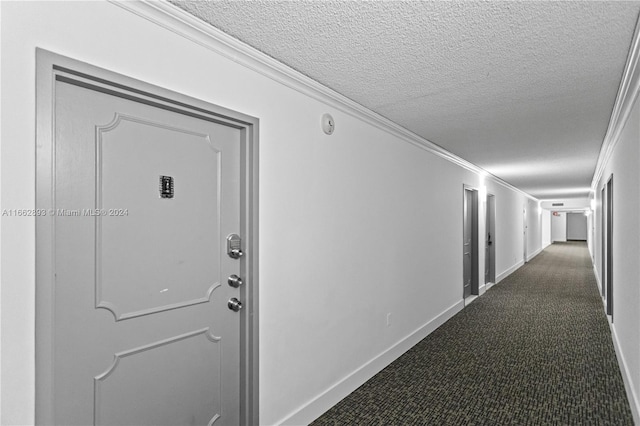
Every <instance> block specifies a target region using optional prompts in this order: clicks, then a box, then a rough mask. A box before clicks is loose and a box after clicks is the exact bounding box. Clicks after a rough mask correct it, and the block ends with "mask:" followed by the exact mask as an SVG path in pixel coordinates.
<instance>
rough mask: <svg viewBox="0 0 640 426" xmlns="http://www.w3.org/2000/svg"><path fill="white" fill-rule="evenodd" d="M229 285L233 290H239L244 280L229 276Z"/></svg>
mask: <svg viewBox="0 0 640 426" xmlns="http://www.w3.org/2000/svg"><path fill="white" fill-rule="evenodd" d="M227 284H229V285H230V286H231V287H233V288H238V287H240V286H241V285H242V278H240V277H239V276H237V275H236V274H233V275H229V279H228V280H227Z"/></svg>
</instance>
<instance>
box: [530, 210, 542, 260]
mask: <svg viewBox="0 0 640 426" xmlns="http://www.w3.org/2000/svg"><path fill="white" fill-rule="evenodd" d="M526 201H527V205H526V211H527V262H528V261H529V260H531V259H533V258H534V257H535V256H536V255H537V254H538V253H540V251H542V215H541V214H540V213H541V211H542V210H541V209H540V207H539V205H538V202H537V201H535V200H531V199H528V200H526Z"/></svg>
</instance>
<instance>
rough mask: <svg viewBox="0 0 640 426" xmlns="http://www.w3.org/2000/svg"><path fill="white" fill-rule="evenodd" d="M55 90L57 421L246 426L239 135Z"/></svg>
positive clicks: (89, 93) (82, 92) (132, 104)
mask: <svg viewBox="0 0 640 426" xmlns="http://www.w3.org/2000/svg"><path fill="white" fill-rule="evenodd" d="M55 85H56V87H55V93H56V95H55V111H56V113H55V123H54V124H55V130H54V136H55V141H54V152H55V159H54V180H55V184H54V189H55V192H54V193H55V195H54V198H55V208H56V213H57V214H56V218H55V225H54V229H55V231H54V235H55V237H54V244H55V256H54V271H55V292H54V294H55V296H54V303H53V325H52V330H53V345H52V347H53V348H54V353H53V357H52V359H53V364H52V368H53V379H52V387H53V389H52V390H53V395H54V402H53V414H54V417H55V423H56V424H82V425H87V424H100V425H101V424H119V425H186V424H189V425H207V424H212V423H214V422H216V421H217V423H218V424H224V425H233V424H238V423H239V410H240V337H239V333H240V316H239V314H238V313H237V312H234V311H232V310H231V309H229V307H228V301H229V300H230V299H232V298H238V297H239V290H238V288H234V287H231V286H230V285H228V284H227V281H228V277H229V276H231V275H233V274H239V270H240V267H239V260H237V259H233V258H231V257H229V256H227V253H226V251H227V250H226V236H227V235H228V234H232V233H240V230H239V227H240V143H239V141H240V138H241V136H240V130H238V129H236V128H233V127H230V126H227V125H223V124H218V123H215V122H212V121H208V120H205V119H202V118H198V117H193V116H188V115H185V114H182V113H178V112H173V111H171V110H168V109H165V108H161V107H158V106H154V105H150V104H146V103H141V102H138V101H136V100H134V99H128V98H126V97H123V96H120V95H119V96H114V95H112V94H110V93H108V92H106V91H99V90H94V89H92V88H89V87H80V86H78V85H75V84H70V83H68V82H63V81H56V83H55Z"/></svg>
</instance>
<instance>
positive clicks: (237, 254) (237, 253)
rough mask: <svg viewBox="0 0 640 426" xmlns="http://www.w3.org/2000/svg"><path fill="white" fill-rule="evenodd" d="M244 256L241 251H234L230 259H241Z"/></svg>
mask: <svg viewBox="0 0 640 426" xmlns="http://www.w3.org/2000/svg"><path fill="white" fill-rule="evenodd" d="M243 255H244V253H243V252H242V250H239V249H233V250H231V251H230V252H229V257H231V258H232V259H240V258H241V257H242V256H243Z"/></svg>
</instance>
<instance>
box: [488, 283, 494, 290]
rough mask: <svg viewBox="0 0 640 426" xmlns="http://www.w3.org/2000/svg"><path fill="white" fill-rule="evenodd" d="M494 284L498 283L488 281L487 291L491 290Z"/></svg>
mask: <svg viewBox="0 0 640 426" xmlns="http://www.w3.org/2000/svg"><path fill="white" fill-rule="evenodd" d="M494 285H496V283H487V284H486V286H487V291H489V289H490V288H491V287H493V286H494Z"/></svg>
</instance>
